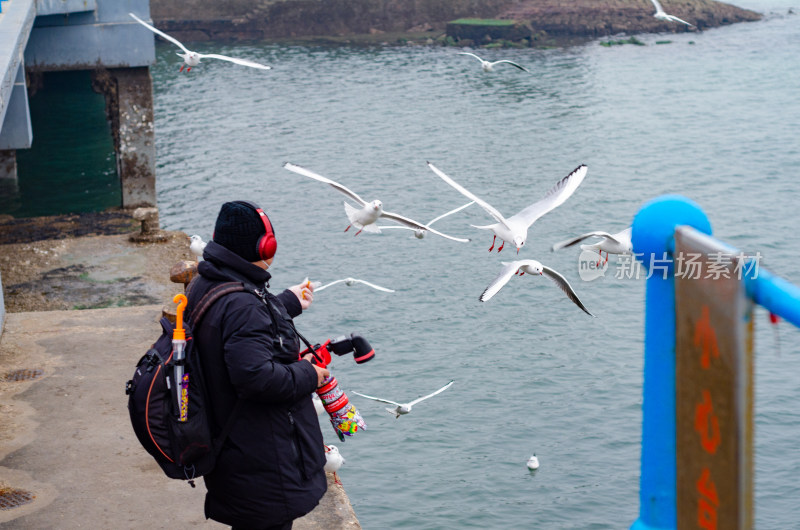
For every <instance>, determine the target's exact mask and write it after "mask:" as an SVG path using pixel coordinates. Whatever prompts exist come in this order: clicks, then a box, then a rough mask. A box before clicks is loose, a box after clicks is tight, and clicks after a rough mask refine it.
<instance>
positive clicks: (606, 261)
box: [603, 251, 608, 264]
mask: <svg viewBox="0 0 800 530" xmlns="http://www.w3.org/2000/svg"><path fill="white" fill-rule="evenodd" d="M606 263H608V251H606V260H605V261H604V262H603V264H606Z"/></svg>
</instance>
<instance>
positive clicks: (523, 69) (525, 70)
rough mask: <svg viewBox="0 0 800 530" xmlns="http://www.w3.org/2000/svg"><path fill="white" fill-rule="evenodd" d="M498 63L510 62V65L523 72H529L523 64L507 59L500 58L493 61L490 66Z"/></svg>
mask: <svg viewBox="0 0 800 530" xmlns="http://www.w3.org/2000/svg"><path fill="white" fill-rule="evenodd" d="M500 63H506V64H510V65H511V66H515V67H517V68H519V69H520V70H522V71H524V72H528V73H531V71H530V70H528V69H527V68H525V67H524V66H521V65H519V64H517V63H515V62H514V61H509V60H508V59H501V60H499V61H495V62H493V63H492V66H494V65H496V64H500Z"/></svg>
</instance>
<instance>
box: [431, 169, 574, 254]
mask: <svg viewBox="0 0 800 530" xmlns="http://www.w3.org/2000/svg"><path fill="white" fill-rule="evenodd" d="M428 167H429V168H431V170H433V172H434V173H436V174H437V175H439V177H441V178H442V180H444V181H445V182H447V183H448V184H450V185H451V186H452V187H454V188H455V189H456V190H457V191H458V192H459V193H461V194H462V195H464V196H465V197H467V198H469V199H472V200H473V201H475V202H477V203H478V205H479V206H480V207H481V208H483V209H484V210H486V213H488V214H489V215H491V216H492V217H494V219H495V220H496V221H497V223H495V224H491V225H485V226H475V225H472V226H473V227H474V228H480V229H483V230H491V231H492V232H494V238H492V246H491V247H489V252H491V251H492V249H494V243H495V240H496V239H497V238H498V237H499V238H500V239H501V240H502V241H503V243H502V244H501V245H500V248H498V249H497V252H500V251H501V250H503V246H504V245H505V244H506V243H505V242H506V241H511V242H513V243H514V245H515V246H516V247H517V254H519V249H520V248H522V246H523V245H524V244H525V241H527V239H528V228H530V226H531V225H532V224H533V223H534V222H535V221H536V220H537V219H539V218H540V217H541V216H543V215H544V214H546V213H547V212H549V211H551V210H553V209H554V208H556V207H557V206H560V205H561V204H563V203H564V201H566V200H567V199H568V198H569V196H570V195H572V194H573V193H574V192H575V190H576V189H578V186H580V184H581V182H583V179H584V178H585V177H586V171H587V170H588V168H587V167H586V166H584V165H581V166H578V167H577V168H575V170H574V171H572V173H570V174H569V175H567V176H566V177H564V178H563V179H561V180H559V181H558V182H557V183H556V184H555V186H553V187H552V188H550V189H549V190H548V191H547V193H545V194H544V197H543V198H542V199H541V200H539V201H538V202H535V203H533V204H531V205H530V206H528V207H527V208H525V209H524V210H522V211H521V212H519V213H518V214H516V215H514V216H512V217H509V218H508V219H506V218H505V217H503V214H501V213H500V212H499V211H498V210H497V209H496V208H495V207H494V206H492V205H491V204H489V203H488V202H486V201H484V200H483V199H480V198H479V197H477V196H476V195H474V194H473V193H472V192H470V191H469V190H467V189H466V188H464V187H463V186H461V185H460V184H459V183H457V182H456V181H454V180H453V179H451V178H450V177H448V176H447V175H445V174H444V173H443V172H442V171H440V170H439V169H438V168H437V167H436V166H434V165H433V164H431V163H430V162H428Z"/></svg>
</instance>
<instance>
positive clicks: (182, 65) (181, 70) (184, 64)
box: [178, 63, 186, 72]
mask: <svg viewBox="0 0 800 530" xmlns="http://www.w3.org/2000/svg"><path fill="white" fill-rule="evenodd" d="M184 66H186V63H183V64H181V69H180V70H178V71H179V72H183V67H184Z"/></svg>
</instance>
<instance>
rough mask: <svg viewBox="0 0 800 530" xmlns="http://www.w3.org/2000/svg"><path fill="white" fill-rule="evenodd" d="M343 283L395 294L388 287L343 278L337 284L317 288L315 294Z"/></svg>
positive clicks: (332, 283)
mask: <svg viewBox="0 0 800 530" xmlns="http://www.w3.org/2000/svg"><path fill="white" fill-rule="evenodd" d="M342 282H344V284H345V285H347V286H350V285H353V284H356V283H363V284H364V285H366V286H368V287H372V288H373V289H377V290H379V291H383V292H385V293H393V292H394V289H387V288H386V287H381V286H380V285H375V284H374V283H369V282H365V281H364V280H359V279H357V278H343V279H341V280H336V281H335V282H331V283H327V284H325V285H320V286H319V287H316V286H315V288H314V292H315V293H317V292H319V291H321V290H323V289H327V288H328V287H330V286H331V285H336V284H337V283H342Z"/></svg>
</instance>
